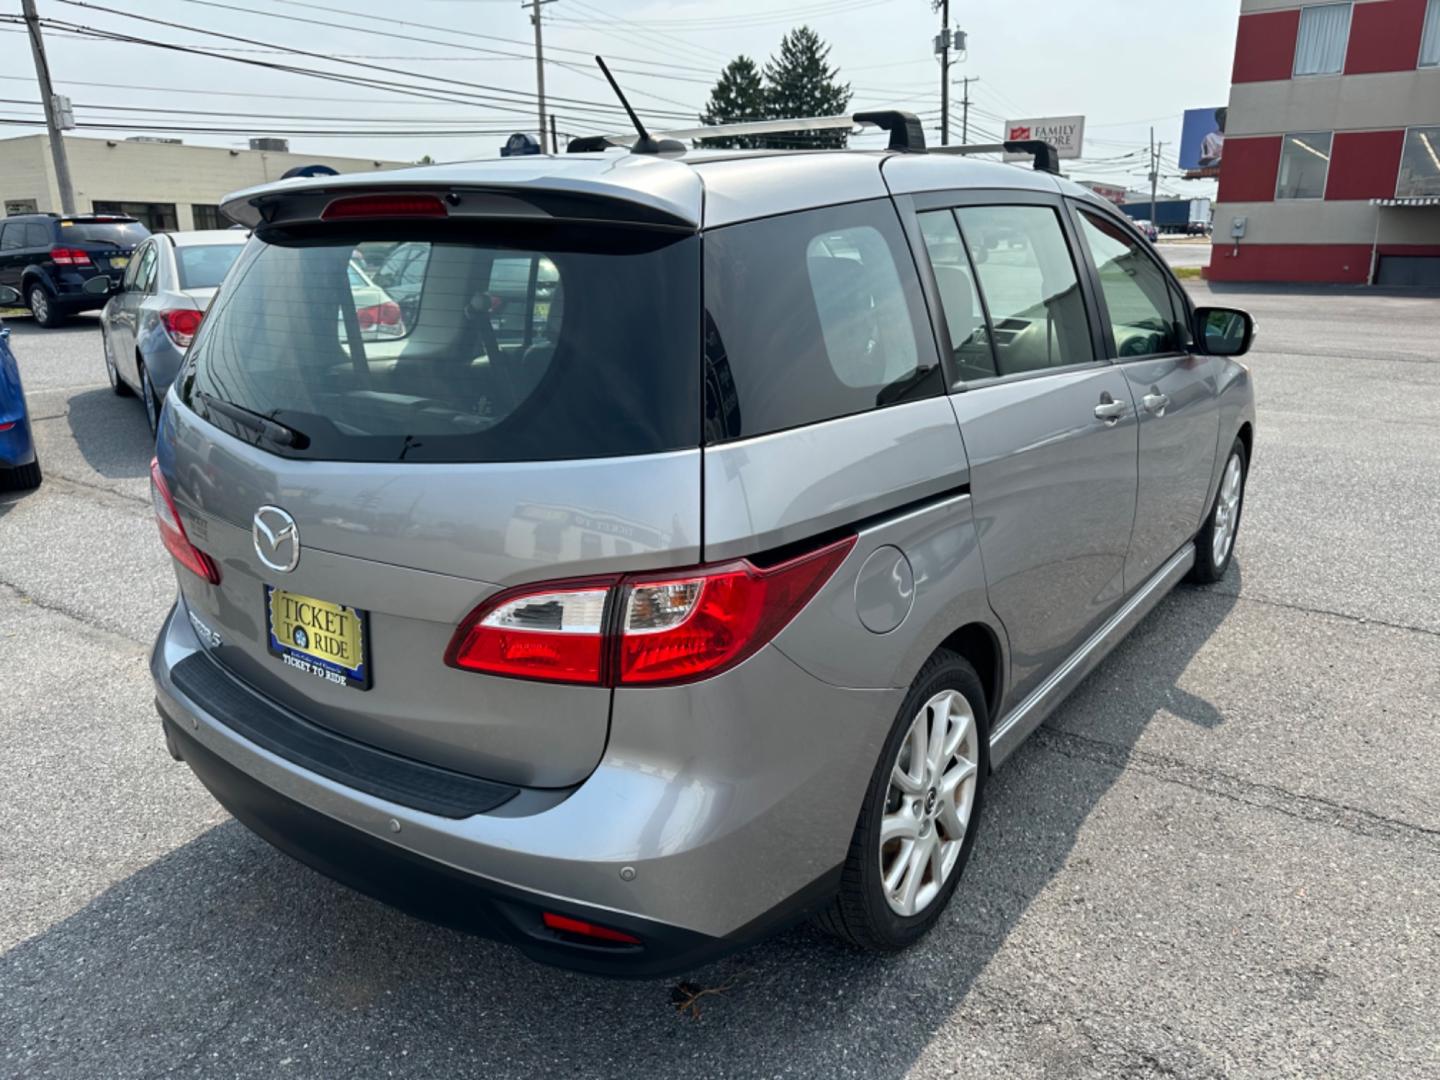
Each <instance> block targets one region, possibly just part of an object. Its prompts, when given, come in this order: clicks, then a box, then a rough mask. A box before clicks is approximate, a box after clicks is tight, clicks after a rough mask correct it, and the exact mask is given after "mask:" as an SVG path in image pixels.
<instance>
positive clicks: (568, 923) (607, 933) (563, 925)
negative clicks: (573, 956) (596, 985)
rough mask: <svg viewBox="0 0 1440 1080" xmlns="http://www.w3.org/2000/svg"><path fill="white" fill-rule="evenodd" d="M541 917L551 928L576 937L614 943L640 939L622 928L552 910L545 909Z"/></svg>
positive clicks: (638, 942)
mask: <svg viewBox="0 0 1440 1080" xmlns="http://www.w3.org/2000/svg"><path fill="white" fill-rule="evenodd" d="M541 918H542V919H543V920H544V922H545V925H546V926H547V927H548V928H549V929H551V930H558V931H560V933H562V934H574V935H576V936H577V937H586V938H593V939H594V940H596V941H608V942H612V943H614V944H616V945H639V944H640V939H639V938H638V937H636V936H635V935H634V934H627V933H625V931H623V930H611V929H610V927H608V926H599V925H597V924H596V923H592V922H586V921H585V920H584V919H572V918H570V917H568V916H566V915H556V914H555V913H554V912H553V911H547V912H545V913H544V914H543V915H541Z"/></svg>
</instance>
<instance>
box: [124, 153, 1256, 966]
mask: <svg viewBox="0 0 1440 1080" xmlns="http://www.w3.org/2000/svg"><path fill="white" fill-rule="evenodd" d="M224 209H225V212H226V213H227V214H228V215H229V216H230V217H232V218H235V219H236V220H239V221H242V222H244V223H245V224H246V225H247V226H250V227H252V228H253V229H254V235H253V237H252V239H250V241H249V242H248V244H247V246H246V248H245V250H244V252H243V253H242V254H241V255H240V257H239V258H238V259H237V261H236V263H235V265H234V267H233V268H232V270H231V272H230V273H229V275H228V276H227V278H226V280H225V282H224V284H223V286H222V287H221V289H220V292H219V294H218V295H217V297H216V299H215V301H214V303H213V306H212V307H211V309H210V311H209V313H208V314H207V316H206V318H205V320H204V323H203V324H202V325H201V327H200V329H199V331H198V333H197V335H196V337H195V340H194V343H193V345H192V346H191V348H190V350H189V353H188V356H187V358H186V362H185V366H184V367H183V368H182V370H181V372H180V375H179V377H178V378H177V380H176V382H175V384H174V386H173V387H172V388H171V390H170V392H169V394H168V397H167V400H166V402H165V407H164V411H163V415H162V418H161V423H160V434H159V441H158V445H157V450H156V455H157V456H156V461H155V464H154V466H153V469H152V482H153V494H154V506H155V513H156V515H157V518H158V520H159V526H160V531H161V535H162V538H163V540H164V543H165V545H166V547H167V548H168V549H169V552H170V553H171V555H172V556H173V558H174V563H175V568H176V576H177V578H178V581H179V597H178V600H177V602H176V604H175V607H174V610H173V611H172V612H171V614H170V616H169V618H168V619H167V620H166V622H165V625H164V627H163V629H162V630H161V632H160V636H159V640H158V642H157V644H156V646H155V650H154V655H153V659H152V669H153V672H154V677H155V683H156V688H157V695H158V696H157V702H158V706H159V711H160V713H161V716H162V720H163V728H164V733H165V738H166V741H167V744H168V746H169V748H170V750H171V752H172V753H173V754H174V755H175V756H176V757H177V758H181V759H183V760H184V761H185V762H186V763H188V765H189V766H190V767H191V768H192V769H193V770H194V772H195V774H196V775H197V776H198V777H199V778H200V780H201V781H202V782H203V783H204V784H205V786H206V787H208V788H209V789H210V791H212V792H213V793H214V795H215V796H216V798H218V799H219V800H220V802H221V803H223V804H224V805H225V806H226V807H227V808H228V809H229V810H230V811H231V812H232V813H233V814H234V815H235V817H237V818H239V819H240V820H241V821H242V822H244V823H245V824H246V825H248V826H249V827H250V828H251V829H253V830H254V831H256V832H257V833H259V834H260V835H261V836H263V837H265V838H266V839H267V840H269V841H270V842H271V843H273V844H274V845H275V846H277V847H279V848H281V849H282V850H284V851H286V852H289V853H290V854H292V855H294V856H296V857H297V858H299V859H301V860H303V861H304V862H306V863H308V864H310V865H311V866H313V867H315V868H317V869H319V870H320V871H322V872H323V873H325V874H328V875H331V876H333V877H335V878H338V879H339V880H341V881H343V882H347V883H349V884H350V885H352V886H354V887H356V888H358V889H361V890H364V891H365V892H367V893H370V894H373V895H375V896H377V897H381V898H383V899H385V900H387V901H389V902H391V903H394V904H396V905H398V906H401V907H403V908H405V909H407V910H409V911H412V912H416V913H418V914H420V915H422V916H424V917H427V918H430V919H434V920H438V921H441V922H444V923H447V924H452V925H457V926H463V927H468V928H472V929H475V930H477V931H479V932H481V933H485V934H488V935H491V936H494V937H497V938H500V939H502V940H504V941H508V942H511V943H513V944H515V945H517V946H518V947H519V948H521V949H522V950H524V951H525V952H526V953H527V954H529V955H531V956H532V957H535V958H538V959H542V960H545V961H547V962H552V963H556V964H562V965H566V966H570V967H575V968H581V969H585V970H589V971H596V972H607V973H615V974H631V975H643V974H661V973H673V972H677V971H680V970H683V969H687V968H691V967H694V966H696V965H698V964H699V963H701V962H703V961H706V960H708V959H710V958H712V957H715V956H717V955H719V954H721V953H723V952H725V951H727V950H730V949H733V948H736V947H738V946H740V945H743V944H745V943H748V942H752V941H755V940H756V939H758V938H760V937H762V936H764V935H766V934H768V933H771V932H773V931H774V930H776V929H777V928H779V927H781V926H783V925H786V924H788V923H790V922H792V921H794V920H797V919H799V918H802V917H805V916H814V917H817V918H818V919H819V921H820V922H821V923H822V924H823V925H824V926H826V927H827V928H828V929H830V930H832V931H833V932H834V933H836V934H837V935H839V936H840V937H841V938H843V939H846V940H848V941H849V942H852V943H854V944H856V945H859V946H862V947H865V948H868V949H874V950H895V949H898V948H901V947H904V946H906V945H908V944H910V943H912V942H913V941H915V940H916V939H917V938H919V937H920V936H921V935H922V934H924V933H925V931H926V930H928V929H929V928H930V927H931V926H933V925H934V923H935V922H936V920H937V919H938V918H939V916H940V915H941V912H942V911H943V909H944V908H945V905H946V904H947V903H948V902H949V900H950V898H951V895H952V893H953V892H954V891H955V888H956V884H957V882H958V881H959V878H960V876H961V871H962V869H963V868H964V866H965V863H966V860H967V858H968V856H969V854H970V850H971V847H972V845H973V844H974V842H975V835H976V830H977V828H978V826H979V823H980V820H981V806H982V802H983V799H984V793H985V788H986V782H987V777H988V776H989V775H990V773H991V771H992V770H993V769H995V768H997V767H998V766H999V765H1000V763H1001V762H1002V761H1003V760H1004V759H1005V757H1006V756H1007V755H1009V754H1010V753H1011V752H1012V751H1014V749H1015V748H1016V746H1017V745H1019V743H1020V742H1021V740H1022V739H1024V738H1025V736H1026V735H1027V734H1028V733H1029V732H1030V731H1032V730H1033V729H1034V728H1035V727H1036V726H1037V725H1038V724H1039V723H1040V722H1041V720H1042V719H1043V718H1044V717H1045V716H1046V715H1047V713H1049V712H1050V711H1051V710H1052V709H1053V708H1054V707H1055V706H1056V705H1057V704H1058V703H1059V702H1060V701H1061V699H1062V698H1063V697H1064V696H1065V695H1066V694H1067V693H1068V692H1069V691H1070V690H1071V689H1072V688H1073V687H1074V686H1075V685H1076V684H1077V683H1078V682H1079V681H1080V680H1081V679H1082V678H1083V677H1084V676H1085V675H1086V673H1087V672H1088V671H1090V670H1091V669H1092V668H1093V667H1094V666H1095V664H1096V663H1097V662H1098V661H1099V660H1100V659H1101V657H1103V656H1104V655H1105V654H1106V653H1107V652H1108V651H1109V650H1110V649H1111V648H1112V647H1113V646H1114V645H1115V644H1116V642H1117V641H1119V640H1120V639H1121V638H1122V637H1123V636H1124V635H1125V633H1126V632H1128V631H1129V630H1130V629H1131V628H1132V627H1133V626H1134V625H1135V624H1136V623H1137V622H1138V621H1139V620H1140V619H1141V618H1143V617H1144V616H1145V614H1146V613H1147V612H1148V611H1150V610H1151V609H1152V608H1153V607H1154V606H1155V604H1156V603H1157V602H1158V601H1159V600H1160V599H1161V598H1162V597H1164V596H1165V595H1166V593H1167V592H1168V591H1169V590H1170V589H1171V587H1172V586H1173V585H1175V584H1176V583H1177V582H1179V581H1181V580H1182V579H1185V578H1188V579H1190V580H1192V581H1197V582H1211V581H1215V580H1216V579H1218V578H1220V577H1221V576H1222V575H1224V574H1225V572H1226V569H1227V567H1228V565H1229V563H1230V561H1231V559H1232V557H1233V552H1234V543H1235V537H1236V530H1237V528H1238V526H1239V522H1240V514H1241V509H1242V500H1243V493H1244V486H1245V479H1246V474H1247V470H1248V466H1249V463H1250V458H1251V451H1252V446H1253V440H1254V426H1255V418H1254V405H1253V400H1252V394H1251V385H1250V378H1249V372H1248V370H1247V368H1246V367H1245V366H1244V365H1243V364H1241V363H1239V362H1238V361H1237V360H1236V359H1235V357H1236V356H1238V355H1239V354H1241V353H1243V352H1245V350H1246V349H1247V348H1248V347H1249V344H1250V340H1251V337H1252V333H1253V324H1252V323H1251V320H1250V319H1249V317H1248V316H1247V315H1245V314H1244V313H1243V312H1239V311H1234V310H1229V309H1219V308H1204V307H1200V308H1197V307H1195V306H1194V305H1193V304H1192V302H1191V300H1190V299H1189V297H1187V295H1186V294H1185V292H1184V290H1183V289H1182V288H1181V287H1180V285H1179V283H1178V282H1177V281H1176V280H1175V278H1174V276H1173V275H1172V274H1171V273H1170V271H1169V270H1168V269H1167V268H1166V267H1165V265H1164V264H1163V263H1161V262H1159V261H1157V259H1156V257H1155V254H1154V252H1153V250H1152V249H1151V248H1150V247H1149V245H1147V244H1146V243H1145V242H1144V241H1143V240H1142V239H1141V237H1140V236H1139V235H1138V234H1137V233H1136V231H1135V229H1134V228H1133V226H1132V225H1131V224H1130V223H1129V222H1127V221H1126V220H1125V218H1123V217H1122V216H1120V215H1118V214H1117V213H1116V212H1115V211H1114V210H1113V209H1112V208H1111V207H1110V206H1109V205H1107V204H1106V203H1105V202H1103V201H1101V200H1099V199H1098V198H1096V197H1094V196H1093V195H1091V194H1090V193H1089V192H1087V191H1086V190H1085V189H1083V188H1081V187H1079V186H1077V185H1074V184H1071V183H1069V182H1067V181H1064V180H1061V179H1059V178H1058V177H1056V176H1054V175H1051V174H1050V173H1049V172H1046V171H1034V170H1027V169H1024V168H1019V167H1015V166H1010V165H1002V164H999V163H993V162H985V161H978V160H973V159H966V158H963V157H957V156H944V155H941V154H938V153H922V152H915V151H914V150H913V149H912V150H910V151H905V150H885V151H863V152H862V151H848V150H837V151H827V152H820V153H814V152H812V153H790V152H773V153H772V152H710V151H688V152H683V153H670V154H654V153H636V152H626V151H625V150H624V149H618V150H609V151H603V152H600V151H597V152H591V153H584V152H581V153H573V154H566V155H559V156H553V157H551V156H535V157H527V158H512V159H508V160H500V161H493V162H480V163H472V164H463V165H453V166H441V167H426V168H417V169H411V170H404V171H399V172H390V173H380V174H365V175H355V176H338V177H328V176H327V177H317V178H313V179H302V180H289V181H284V182H281V183H277V184H272V185H269V186H266V187H260V188H255V189H252V190H249V191H245V192H242V193H239V194H237V195H235V196H232V197H231V198H230V199H229V200H227V202H226V204H225V207H224ZM402 247H403V248H406V251H405V253H404V254H405V257H406V259H407V260H414V259H419V260H421V265H420V266H418V267H414V268H413V279H414V281H415V282H416V284H417V288H416V291H415V294H414V296H413V297H412V298H409V299H408V300H407V303H408V304H410V309H409V311H408V312H407V314H406V317H405V319H404V322H403V334H397V335H396V336H391V337H386V338H383V339H380V340H375V339H374V338H373V335H372V336H369V337H367V336H366V335H364V334H362V332H361V326H360V320H359V319H358V318H357V315H356V311H355V300H354V297H353V294H352V290H351V288H350V286H349V284H348V283H347V267H348V266H349V264H350V261H351V259H352V257H353V256H354V253H355V252H356V251H357V250H362V251H364V252H365V253H366V255H367V258H369V259H370V260H371V261H372V262H374V264H376V265H383V263H384V260H385V256H386V251H387V249H389V248H394V249H400V248H402Z"/></svg>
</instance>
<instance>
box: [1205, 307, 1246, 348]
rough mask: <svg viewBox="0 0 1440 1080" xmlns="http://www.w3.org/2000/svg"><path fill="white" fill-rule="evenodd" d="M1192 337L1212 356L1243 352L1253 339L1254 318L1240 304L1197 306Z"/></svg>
mask: <svg viewBox="0 0 1440 1080" xmlns="http://www.w3.org/2000/svg"><path fill="white" fill-rule="evenodd" d="M1195 340H1196V341H1197V342H1199V343H1200V348H1201V350H1202V351H1203V352H1206V353H1208V354H1210V355H1211V356H1244V355H1245V354H1246V353H1247V352H1249V351H1250V344H1251V342H1253V341H1254V340H1255V320H1254V319H1252V318H1251V317H1250V313H1249V312H1248V311H1241V310H1240V309H1239V308H1222V307H1197V308H1196V309H1195Z"/></svg>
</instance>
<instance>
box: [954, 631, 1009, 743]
mask: <svg viewBox="0 0 1440 1080" xmlns="http://www.w3.org/2000/svg"><path fill="white" fill-rule="evenodd" d="M940 647H941V648H942V649H949V650H950V651H952V652H957V653H959V654H960V655H961V656H963V657H964V658H965V659H966V660H968V661H970V666H971V667H973V668H974V669H975V674H976V675H978V676H980V685H981V686H983V687H984V688H985V712H986V714H987V715H988V716H989V717H990V722H991V724H992V725H993V724H994V722H995V711H996V710H997V709H998V708H999V707H1000V643H999V641H997V640H996V638H995V632H994V631H993V630H991V629H990V627H988V626H986V625H985V624H984V623H978V622H977V623H967V624H966V625H964V626H962V627H960V629H959V630H956V631H955V632H954V633H953V634H951V635H950V636H949V637H947V638H946V639H945V640H944V641H942V642H941V643H940Z"/></svg>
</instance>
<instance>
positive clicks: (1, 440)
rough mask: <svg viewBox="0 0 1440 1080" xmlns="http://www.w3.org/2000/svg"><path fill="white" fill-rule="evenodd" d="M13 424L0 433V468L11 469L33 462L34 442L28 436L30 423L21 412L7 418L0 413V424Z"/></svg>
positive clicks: (29, 435)
mask: <svg viewBox="0 0 1440 1080" xmlns="http://www.w3.org/2000/svg"><path fill="white" fill-rule="evenodd" d="M5 423H14V425H15V426H14V427H12V428H10V429H9V430H8V431H0V468H5V469H13V468H17V467H19V466H21V465H29V464H30V463H31V462H32V461H34V460H35V440H34V438H33V437H32V436H31V434H30V421H29V419H28V418H27V417H26V416H25V413H24V412H23V411H22V412H20V413H19V414H18V415H17V416H8V415H6V414H5V413H4V412H3V411H0V424H5Z"/></svg>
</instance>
